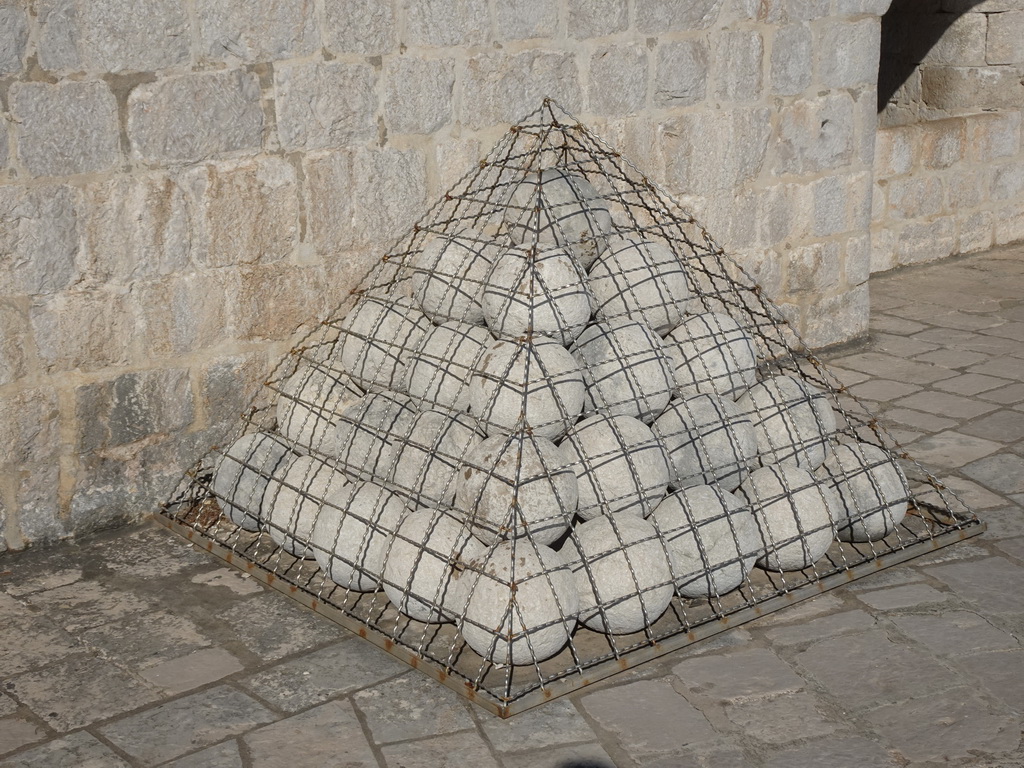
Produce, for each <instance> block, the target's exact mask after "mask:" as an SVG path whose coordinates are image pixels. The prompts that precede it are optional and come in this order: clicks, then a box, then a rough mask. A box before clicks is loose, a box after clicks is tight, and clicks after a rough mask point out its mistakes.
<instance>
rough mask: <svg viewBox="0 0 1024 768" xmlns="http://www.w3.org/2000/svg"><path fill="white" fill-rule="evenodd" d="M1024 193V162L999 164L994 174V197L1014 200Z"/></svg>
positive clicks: (995, 198)
mask: <svg viewBox="0 0 1024 768" xmlns="http://www.w3.org/2000/svg"><path fill="white" fill-rule="evenodd" d="M1022 195H1024V163H1020V162H1018V163H1006V164H1005V165H1000V166H997V167H996V168H995V170H994V172H993V174H992V199H993V200H1014V199H1018V200H1019V199H1020V198H1021V196H1022Z"/></svg>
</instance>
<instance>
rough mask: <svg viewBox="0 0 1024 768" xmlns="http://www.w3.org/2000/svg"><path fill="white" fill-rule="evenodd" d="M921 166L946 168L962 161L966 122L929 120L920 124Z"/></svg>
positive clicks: (958, 120)
mask: <svg viewBox="0 0 1024 768" xmlns="http://www.w3.org/2000/svg"><path fill="white" fill-rule="evenodd" d="M919 136H920V138H921V164H922V165H923V166H924V167H925V168H933V169H941V168H948V167H949V166H951V165H953V164H954V163H956V162H958V161H960V160H961V159H963V157H964V154H965V153H966V149H967V121H966V120H964V119H962V118H949V119H947V120H929V121H926V122H923V123H921V131H920V133H919Z"/></svg>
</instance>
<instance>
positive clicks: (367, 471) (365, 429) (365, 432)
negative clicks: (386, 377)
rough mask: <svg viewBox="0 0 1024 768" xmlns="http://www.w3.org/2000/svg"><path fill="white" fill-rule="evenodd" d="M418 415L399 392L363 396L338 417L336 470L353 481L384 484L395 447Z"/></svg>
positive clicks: (388, 473)
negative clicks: (369, 481) (337, 465)
mask: <svg viewBox="0 0 1024 768" xmlns="http://www.w3.org/2000/svg"><path fill="white" fill-rule="evenodd" d="M418 414H419V412H418V411H417V410H416V407H415V405H414V404H413V401H412V399H411V398H410V397H408V396H407V395H403V394H399V393H398V392H377V393H374V394H369V395H365V396H364V397H363V398H361V399H360V400H359V401H357V402H356V403H354V404H352V405H350V406H349V407H348V408H346V409H345V410H344V411H342V413H341V417H340V419H339V420H338V426H337V429H336V437H335V442H336V445H337V450H338V453H337V457H338V460H339V466H340V467H341V469H342V471H343V472H345V474H347V475H348V476H349V477H351V478H352V479H353V480H373V479H377V480H386V479H387V478H388V477H389V476H390V475H391V472H392V470H393V465H394V460H395V447H396V446H397V445H398V444H399V443H400V442H401V440H402V438H403V437H405V435H407V434H408V433H409V430H410V429H411V428H412V423H413V420H414V419H415V418H416V416H417V415H418Z"/></svg>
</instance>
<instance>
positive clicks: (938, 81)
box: [921, 66, 1024, 111]
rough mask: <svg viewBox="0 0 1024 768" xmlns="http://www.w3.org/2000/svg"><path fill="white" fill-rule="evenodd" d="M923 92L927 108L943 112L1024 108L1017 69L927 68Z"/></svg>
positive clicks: (1021, 87)
mask: <svg viewBox="0 0 1024 768" xmlns="http://www.w3.org/2000/svg"><path fill="white" fill-rule="evenodd" d="M921 89H922V92H923V96H924V101H925V104H926V105H927V106H929V107H933V108H935V109H941V110H950V111H952V110H958V109H962V110H970V111H976V110H978V109H1000V108H1009V109H1016V108H1019V107H1021V106H1024V83H1021V78H1020V72H1019V71H1018V70H1017V69H1016V68H1015V67H938V66H936V67H924V68H923V69H922V70H921Z"/></svg>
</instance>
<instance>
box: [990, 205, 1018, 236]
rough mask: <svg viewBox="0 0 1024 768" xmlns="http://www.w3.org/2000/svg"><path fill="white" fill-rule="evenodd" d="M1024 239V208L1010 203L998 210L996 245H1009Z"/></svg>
mask: <svg viewBox="0 0 1024 768" xmlns="http://www.w3.org/2000/svg"><path fill="white" fill-rule="evenodd" d="M1021 240H1024V209H1022V208H1021V207H1020V206H1019V205H1008V206H1006V207H1004V208H1000V209H999V210H998V211H996V235H995V244H996V245H1007V244H1009V243H1017V242H1020V241H1021Z"/></svg>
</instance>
